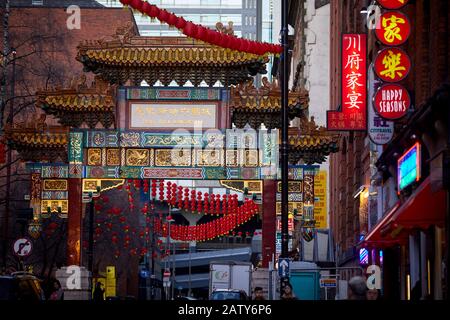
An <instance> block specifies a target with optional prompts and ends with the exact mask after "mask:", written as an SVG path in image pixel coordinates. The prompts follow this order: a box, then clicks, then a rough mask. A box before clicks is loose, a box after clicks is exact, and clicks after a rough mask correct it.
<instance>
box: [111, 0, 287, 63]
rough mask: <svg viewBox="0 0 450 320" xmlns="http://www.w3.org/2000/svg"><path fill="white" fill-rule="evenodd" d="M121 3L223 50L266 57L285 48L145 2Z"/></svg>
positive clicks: (128, 0)
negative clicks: (197, 22)
mask: <svg viewBox="0 0 450 320" xmlns="http://www.w3.org/2000/svg"><path fill="white" fill-rule="evenodd" d="M120 2H121V3H122V4H123V5H125V6H130V7H131V8H133V9H135V10H137V11H139V12H141V13H142V14H145V15H147V16H149V17H150V18H151V19H158V20H159V21H161V22H164V23H167V24H168V25H169V26H171V27H175V28H177V29H179V30H180V31H181V32H182V33H183V34H185V35H186V36H188V37H189V38H193V39H197V40H201V41H203V42H207V43H210V44H213V45H216V46H219V47H222V48H227V49H231V50H236V51H240V52H247V53H252V54H256V55H265V54H269V53H270V54H277V55H278V54H281V53H282V52H283V47H282V46H281V45H276V44H272V43H267V42H259V41H252V40H247V39H243V38H238V37H236V36H231V35H228V34H224V33H221V32H217V31H215V30H212V29H209V28H207V27H204V26H202V25H200V24H195V23H193V22H191V21H186V20H185V19H184V18H183V17H178V16H176V15H175V14H173V13H171V12H169V11H167V10H165V9H160V8H158V7H157V6H155V5H153V4H150V3H148V2H146V1H143V0H120Z"/></svg>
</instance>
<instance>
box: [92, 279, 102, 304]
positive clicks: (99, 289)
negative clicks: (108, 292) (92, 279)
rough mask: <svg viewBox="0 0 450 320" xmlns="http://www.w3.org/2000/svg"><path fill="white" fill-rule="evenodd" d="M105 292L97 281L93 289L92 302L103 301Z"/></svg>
mask: <svg viewBox="0 0 450 320" xmlns="http://www.w3.org/2000/svg"><path fill="white" fill-rule="evenodd" d="M104 293H105V290H104V289H103V288H102V283H101V282H100V281H99V282H97V285H96V286H95V289H94V301H103V300H105V297H104Z"/></svg>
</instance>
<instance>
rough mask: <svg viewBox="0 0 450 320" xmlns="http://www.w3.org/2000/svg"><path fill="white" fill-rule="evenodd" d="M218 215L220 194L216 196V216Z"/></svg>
mask: <svg viewBox="0 0 450 320" xmlns="http://www.w3.org/2000/svg"><path fill="white" fill-rule="evenodd" d="M219 214H220V194H218V195H216V215H219Z"/></svg>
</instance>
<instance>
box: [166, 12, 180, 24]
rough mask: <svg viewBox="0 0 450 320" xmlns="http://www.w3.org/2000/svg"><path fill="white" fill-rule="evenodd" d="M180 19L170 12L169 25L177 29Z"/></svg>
mask: <svg viewBox="0 0 450 320" xmlns="http://www.w3.org/2000/svg"><path fill="white" fill-rule="evenodd" d="M177 21H178V18H177V16H176V15H174V14H173V13H171V12H169V16H168V17H167V23H168V24H169V25H170V26H172V27H175V24H176V23H177Z"/></svg>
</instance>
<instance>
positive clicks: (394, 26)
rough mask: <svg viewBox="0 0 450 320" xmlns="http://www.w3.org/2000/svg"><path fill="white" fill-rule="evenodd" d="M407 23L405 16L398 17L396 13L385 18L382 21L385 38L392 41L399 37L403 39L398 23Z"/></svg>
mask: <svg viewBox="0 0 450 320" xmlns="http://www.w3.org/2000/svg"><path fill="white" fill-rule="evenodd" d="M399 23H401V24H405V23H406V21H405V19H403V18H397V17H396V16H395V15H392V16H391V17H390V18H384V17H383V21H382V26H383V28H384V39H385V40H386V41H387V42H389V43H392V42H394V40H395V39H396V38H397V39H398V40H400V41H402V40H403V38H402V36H401V35H400V31H401V29H400V27H399V26H398V24H399Z"/></svg>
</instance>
